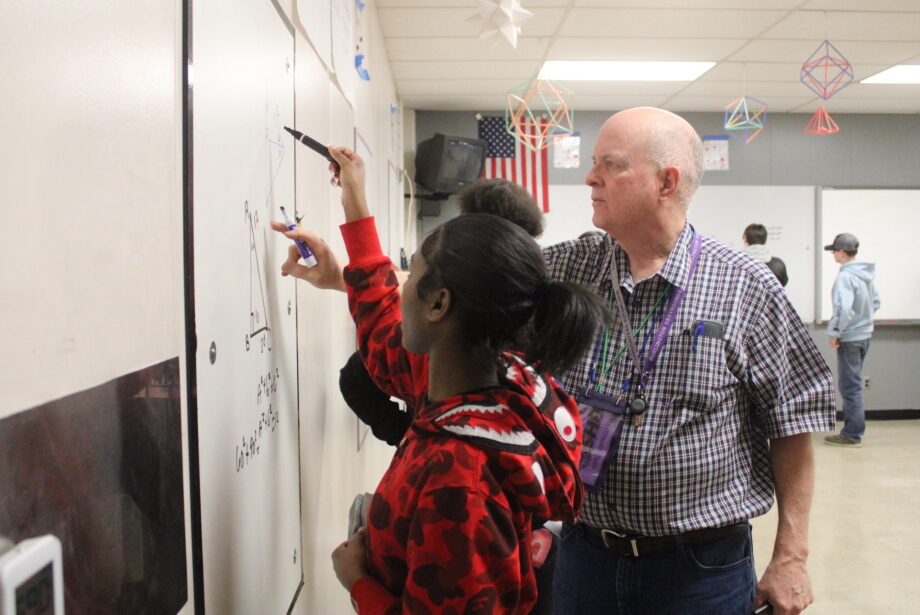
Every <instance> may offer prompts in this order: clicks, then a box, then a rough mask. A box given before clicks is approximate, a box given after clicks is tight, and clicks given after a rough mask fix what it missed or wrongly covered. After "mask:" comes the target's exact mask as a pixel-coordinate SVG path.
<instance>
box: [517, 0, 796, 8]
mask: <svg viewBox="0 0 920 615" xmlns="http://www.w3.org/2000/svg"><path fill="white" fill-rule="evenodd" d="M524 2H528V0H524ZM801 2H802V0H575V6H576V7H603V8H640V9H644V8H665V9H794V8H795V7H797V6H798V5H799V4H801Z"/></svg>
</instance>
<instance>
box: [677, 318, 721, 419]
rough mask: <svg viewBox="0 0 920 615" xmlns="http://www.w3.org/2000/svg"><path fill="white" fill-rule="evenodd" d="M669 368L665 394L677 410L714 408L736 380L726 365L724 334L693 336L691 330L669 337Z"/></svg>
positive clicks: (702, 410) (704, 410)
mask: <svg viewBox="0 0 920 615" xmlns="http://www.w3.org/2000/svg"><path fill="white" fill-rule="evenodd" d="M662 367H664V366H662ZM667 368H668V372H667V373H666V374H663V376H664V380H666V382H667V391H666V394H667V395H668V396H669V397H670V398H671V400H672V403H673V405H674V407H675V409H678V408H687V409H688V410H690V411H696V412H708V411H710V410H713V409H714V408H716V407H718V406H719V404H720V403H722V401H723V400H725V399H726V397H727V396H728V393H729V389H730V388H731V387H732V386H733V385H734V384H735V383H736V380H735V378H734V376H733V375H732V373H731V371H730V370H729V369H728V366H727V365H726V359H725V340H724V339H722V337H721V336H720V337H715V336H708V335H706V336H704V335H694V334H693V331H692V330H686V331H682V332H680V333H677V334H673V335H671V336H669V337H668V360H667Z"/></svg>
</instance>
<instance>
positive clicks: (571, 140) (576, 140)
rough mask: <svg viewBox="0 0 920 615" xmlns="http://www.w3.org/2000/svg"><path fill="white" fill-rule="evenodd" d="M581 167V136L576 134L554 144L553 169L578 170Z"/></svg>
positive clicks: (559, 139) (562, 138)
mask: <svg viewBox="0 0 920 615" xmlns="http://www.w3.org/2000/svg"><path fill="white" fill-rule="evenodd" d="M580 165H581V136H580V135H579V133H577V132H575V133H572V134H571V135H569V136H566V137H560V138H558V139H556V140H555V141H554V142H553V167H555V168H557V169H577V168H578V167H579V166H580Z"/></svg>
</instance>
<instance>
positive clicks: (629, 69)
mask: <svg viewBox="0 0 920 615" xmlns="http://www.w3.org/2000/svg"><path fill="white" fill-rule="evenodd" d="M715 64H716V63H715V62H601V61H597V62H596V61H567V60H548V61H547V62H545V63H544V64H543V68H542V69H540V78H541V79H558V80H560V81H693V80H694V79H696V78H697V77H699V76H700V75H702V74H703V73H705V72H706V71H707V70H709V69H710V68H712V67H713V66H715Z"/></svg>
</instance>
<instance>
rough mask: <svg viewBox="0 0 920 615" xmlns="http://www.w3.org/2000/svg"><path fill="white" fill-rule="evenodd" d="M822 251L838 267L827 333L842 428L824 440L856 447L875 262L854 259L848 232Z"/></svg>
mask: <svg viewBox="0 0 920 615" xmlns="http://www.w3.org/2000/svg"><path fill="white" fill-rule="evenodd" d="M824 249H825V250H827V251H828V252H832V253H833V255H834V260H835V261H836V262H837V263H838V264H840V273H838V274H837V279H836V280H834V288H833V290H832V291H831V300H832V302H833V305H834V315H833V316H831V319H830V321H828V323H827V334H828V336H829V337H830V343H831V348H834V349H835V350H836V351H837V386H839V387H840V395H841V397H843V429H842V430H841V431H840V433H838V434H834V435H832V436H827V437H826V438H824V443H825V444H829V445H831V446H844V447H847V448H858V447H860V446H862V437H863V434H865V433H866V411H865V408H863V396H862V387H863V384H862V366H863V361H864V360H865V359H866V353H867V352H868V351H869V339H870V338H871V337H872V331H873V328H874V325H873V324H872V316H873V314H875V312H876V311H877V310H878V308H879V305H881V302H880V301H879V296H878V291H877V290H876V289H875V263H864V262H861V261H857V260H856V253H857V251H858V250H859V240H858V239H856V237H855V236H854V235H851V234H850V233H840V234H839V235H837V236H836V237H834V241H833V243H831V244H830V245H827V246H824Z"/></svg>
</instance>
